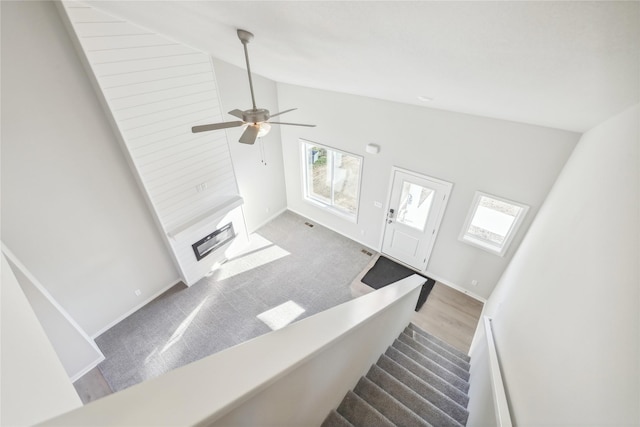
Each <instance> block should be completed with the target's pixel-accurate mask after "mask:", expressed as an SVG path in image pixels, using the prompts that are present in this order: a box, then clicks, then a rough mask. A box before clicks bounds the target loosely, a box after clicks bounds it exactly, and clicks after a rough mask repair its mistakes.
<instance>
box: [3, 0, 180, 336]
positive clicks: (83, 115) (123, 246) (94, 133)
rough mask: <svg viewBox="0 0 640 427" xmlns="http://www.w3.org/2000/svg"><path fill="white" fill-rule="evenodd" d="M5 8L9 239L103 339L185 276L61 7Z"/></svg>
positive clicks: (61, 300) (64, 302)
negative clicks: (104, 331)
mask: <svg viewBox="0 0 640 427" xmlns="http://www.w3.org/2000/svg"><path fill="white" fill-rule="evenodd" d="M1 7H2V27H1V28H2V88H1V89H2V156H1V157H2V159H1V161H2V164H1V168H2V171H1V177H2V212H1V213H2V239H3V241H4V242H5V243H6V244H7V245H8V246H9V247H10V248H11V249H12V250H13V251H14V253H15V254H16V256H17V257H18V258H20V259H21V260H22V261H23V262H24V264H25V265H26V266H27V268H28V269H29V270H30V271H31V272H32V273H33V274H34V275H35V276H36V277H38V278H39V279H40V280H41V281H42V283H43V284H44V285H45V286H46V287H47V290H48V291H49V292H50V293H51V294H52V295H53V297H54V298H55V299H56V300H57V301H58V302H59V303H60V304H61V305H62V306H63V307H64V308H65V309H66V310H67V311H68V312H69V314H70V315H71V316H72V317H73V318H74V319H75V320H76V321H77V322H78V323H79V324H80V326H81V327H82V328H83V329H84V330H85V331H86V332H87V333H88V334H89V335H93V334H94V333H96V332H97V331H99V330H101V329H102V328H104V327H105V326H106V325H108V324H109V323H111V322H112V321H114V320H115V319H117V318H118V317H119V316H121V315H123V314H125V313H127V312H128V311H129V310H131V309H132V308H134V307H135V306H137V305H138V304H140V303H142V302H143V301H145V300H146V299H148V298H150V297H152V296H153V295H155V294H156V293H158V292H159V291H161V290H162V289H163V288H166V287H167V286H169V285H171V284H173V283H175V281H176V280H177V278H178V274H177V272H176V271H175V268H174V266H173V262H172V260H171V259H170V257H169V254H168V252H167V250H166V248H165V246H164V243H163V242H162V240H161V239H160V237H159V235H158V231H157V228H156V227H155V225H154V223H153V220H152V217H151V214H150V212H149V210H148V208H147V206H146V205H145V203H144V201H143V198H142V195H141V193H140V190H139V188H138V186H137V184H136V182H135V180H134V178H133V175H132V173H131V171H130V169H129V166H128V165H127V162H126V161H125V158H124V155H123V153H122V151H121V148H120V147H119V145H118V142H117V140H116V138H115V137H114V134H113V132H112V129H111V127H110V125H109V123H108V122H107V120H106V118H105V114H104V112H103V110H102V107H101V106H100V104H99V103H98V100H97V98H96V95H95V92H94V90H93V88H92V87H91V85H90V83H89V80H88V78H87V75H86V72H85V70H84V69H83V67H82V65H81V63H80V61H79V59H78V56H77V53H76V52H75V50H74V48H73V46H72V44H71V42H70V39H69V36H68V34H67V31H66V29H65V28H64V27H63V24H62V22H61V20H60V17H59V15H58V13H57V11H56V7H55V4H54V3H51V2H3V3H2V6H1ZM136 289H140V291H141V295H140V296H139V297H138V296H136V295H135V294H134V291H135V290H136Z"/></svg>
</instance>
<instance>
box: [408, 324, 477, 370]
mask: <svg viewBox="0 0 640 427" xmlns="http://www.w3.org/2000/svg"><path fill="white" fill-rule="evenodd" d="M398 340H399V341H401V342H403V343H405V344H406V345H408V346H409V347H411V348H413V349H414V350H415V351H417V352H418V353H420V354H422V355H423V356H425V357H427V358H429V359H431V360H433V361H434V362H436V363H437V364H438V365H440V366H442V367H443V368H445V369H446V370H447V371H449V372H451V373H453V374H455V375H457V376H458V377H460V378H462V379H463V380H465V381H469V371H468V370H466V369H464V368H461V367H460V366H459V365H457V364H456V363H454V362H452V361H451V360H449V359H447V358H446V357H444V356H442V355H440V354H438V353H436V352H435V351H433V350H432V349H430V348H428V347H425V346H424V345H422V344H420V343H419V342H418V341H416V340H415V339H413V337H411V336H409V335H407V334H405V333H404V332H403V333H401V334H400V335H399V336H398Z"/></svg>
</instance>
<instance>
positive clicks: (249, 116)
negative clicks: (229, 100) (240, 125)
mask: <svg viewBox="0 0 640 427" xmlns="http://www.w3.org/2000/svg"><path fill="white" fill-rule="evenodd" d="M242 120H243V121H245V122H247V123H261V122H266V121H267V120H269V110H266V109H264V108H256V109H251V110H246V111H243V112H242Z"/></svg>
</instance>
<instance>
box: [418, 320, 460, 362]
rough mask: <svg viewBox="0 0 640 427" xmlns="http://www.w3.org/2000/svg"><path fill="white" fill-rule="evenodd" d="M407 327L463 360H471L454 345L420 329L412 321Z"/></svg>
mask: <svg viewBox="0 0 640 427" xmlns="http://www.w3.org/2000/svg"><path fill="white" fill-rule="evenodd" d="M408 328H410V329H413V330H414V331H416V332H418V333H419V334H420V335H422V336H423V337H425V338H426V339H428V340H430V341H432V342H434V343H436V344H438V345H439V346H440V347H442V348H444V349H445V350H447V351H449V352H450V353H453V354H455V355H456V356H458V357H459V358H460V359H462V360H464V361H465V362H469V361H470V360H471V358H470V357H469V355H468V354H464V353H463V352H462V351H460V350H458V349H457V348H455V347H454V346H452V345H450V344H448V343H446V342H444V341H442V340H441V339H440V338H438V337H435V336H433V335H431V334H430V333H428V332H427V331H425V330H423V329H420V328H419V327H417V326H416V325H414V324H413V323H409V326H408Z"/></svg>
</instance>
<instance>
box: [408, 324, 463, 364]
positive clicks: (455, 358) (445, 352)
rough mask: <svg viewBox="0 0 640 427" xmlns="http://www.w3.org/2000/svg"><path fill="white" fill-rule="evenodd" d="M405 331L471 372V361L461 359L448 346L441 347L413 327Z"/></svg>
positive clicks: (417, 340)
mask: <svg viewBox="0 0 640 427" xmlns="http://www.w3.org/2000/svg"><path fill="white" fill-rule="evenodd" d="M404 333H405V334H407V335H408V336H410V337H411V338H413V339H414V340H415V341H416V342H418V343H420V344H422V345H423V346H425V347H427V348H428V349H430V350H432V351H434V352H436V353H438V354H439V355H440V356H442V357H444V358H445V359H447V360H449V361H450V362H452V363H455V364H456V365H457V366H459V367H460V368H462V369H464V370H465V371H467V372H469V369H470V368H471V365H470V364H469V362H467V361H465V360H464V359H461V358H460V357H458V356H456V355H455V354H453V353H451V352H450V351H449V350H447V349H446V348H444V347H440V346H439V345H438V344H436V343H435V342H433V341H431V340H429V339H427V338H425V337H424V336H423V335H420V333H418V332H416V331H415V330H413V329H410V328H406V329H405V330H404Z"/></svg>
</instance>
